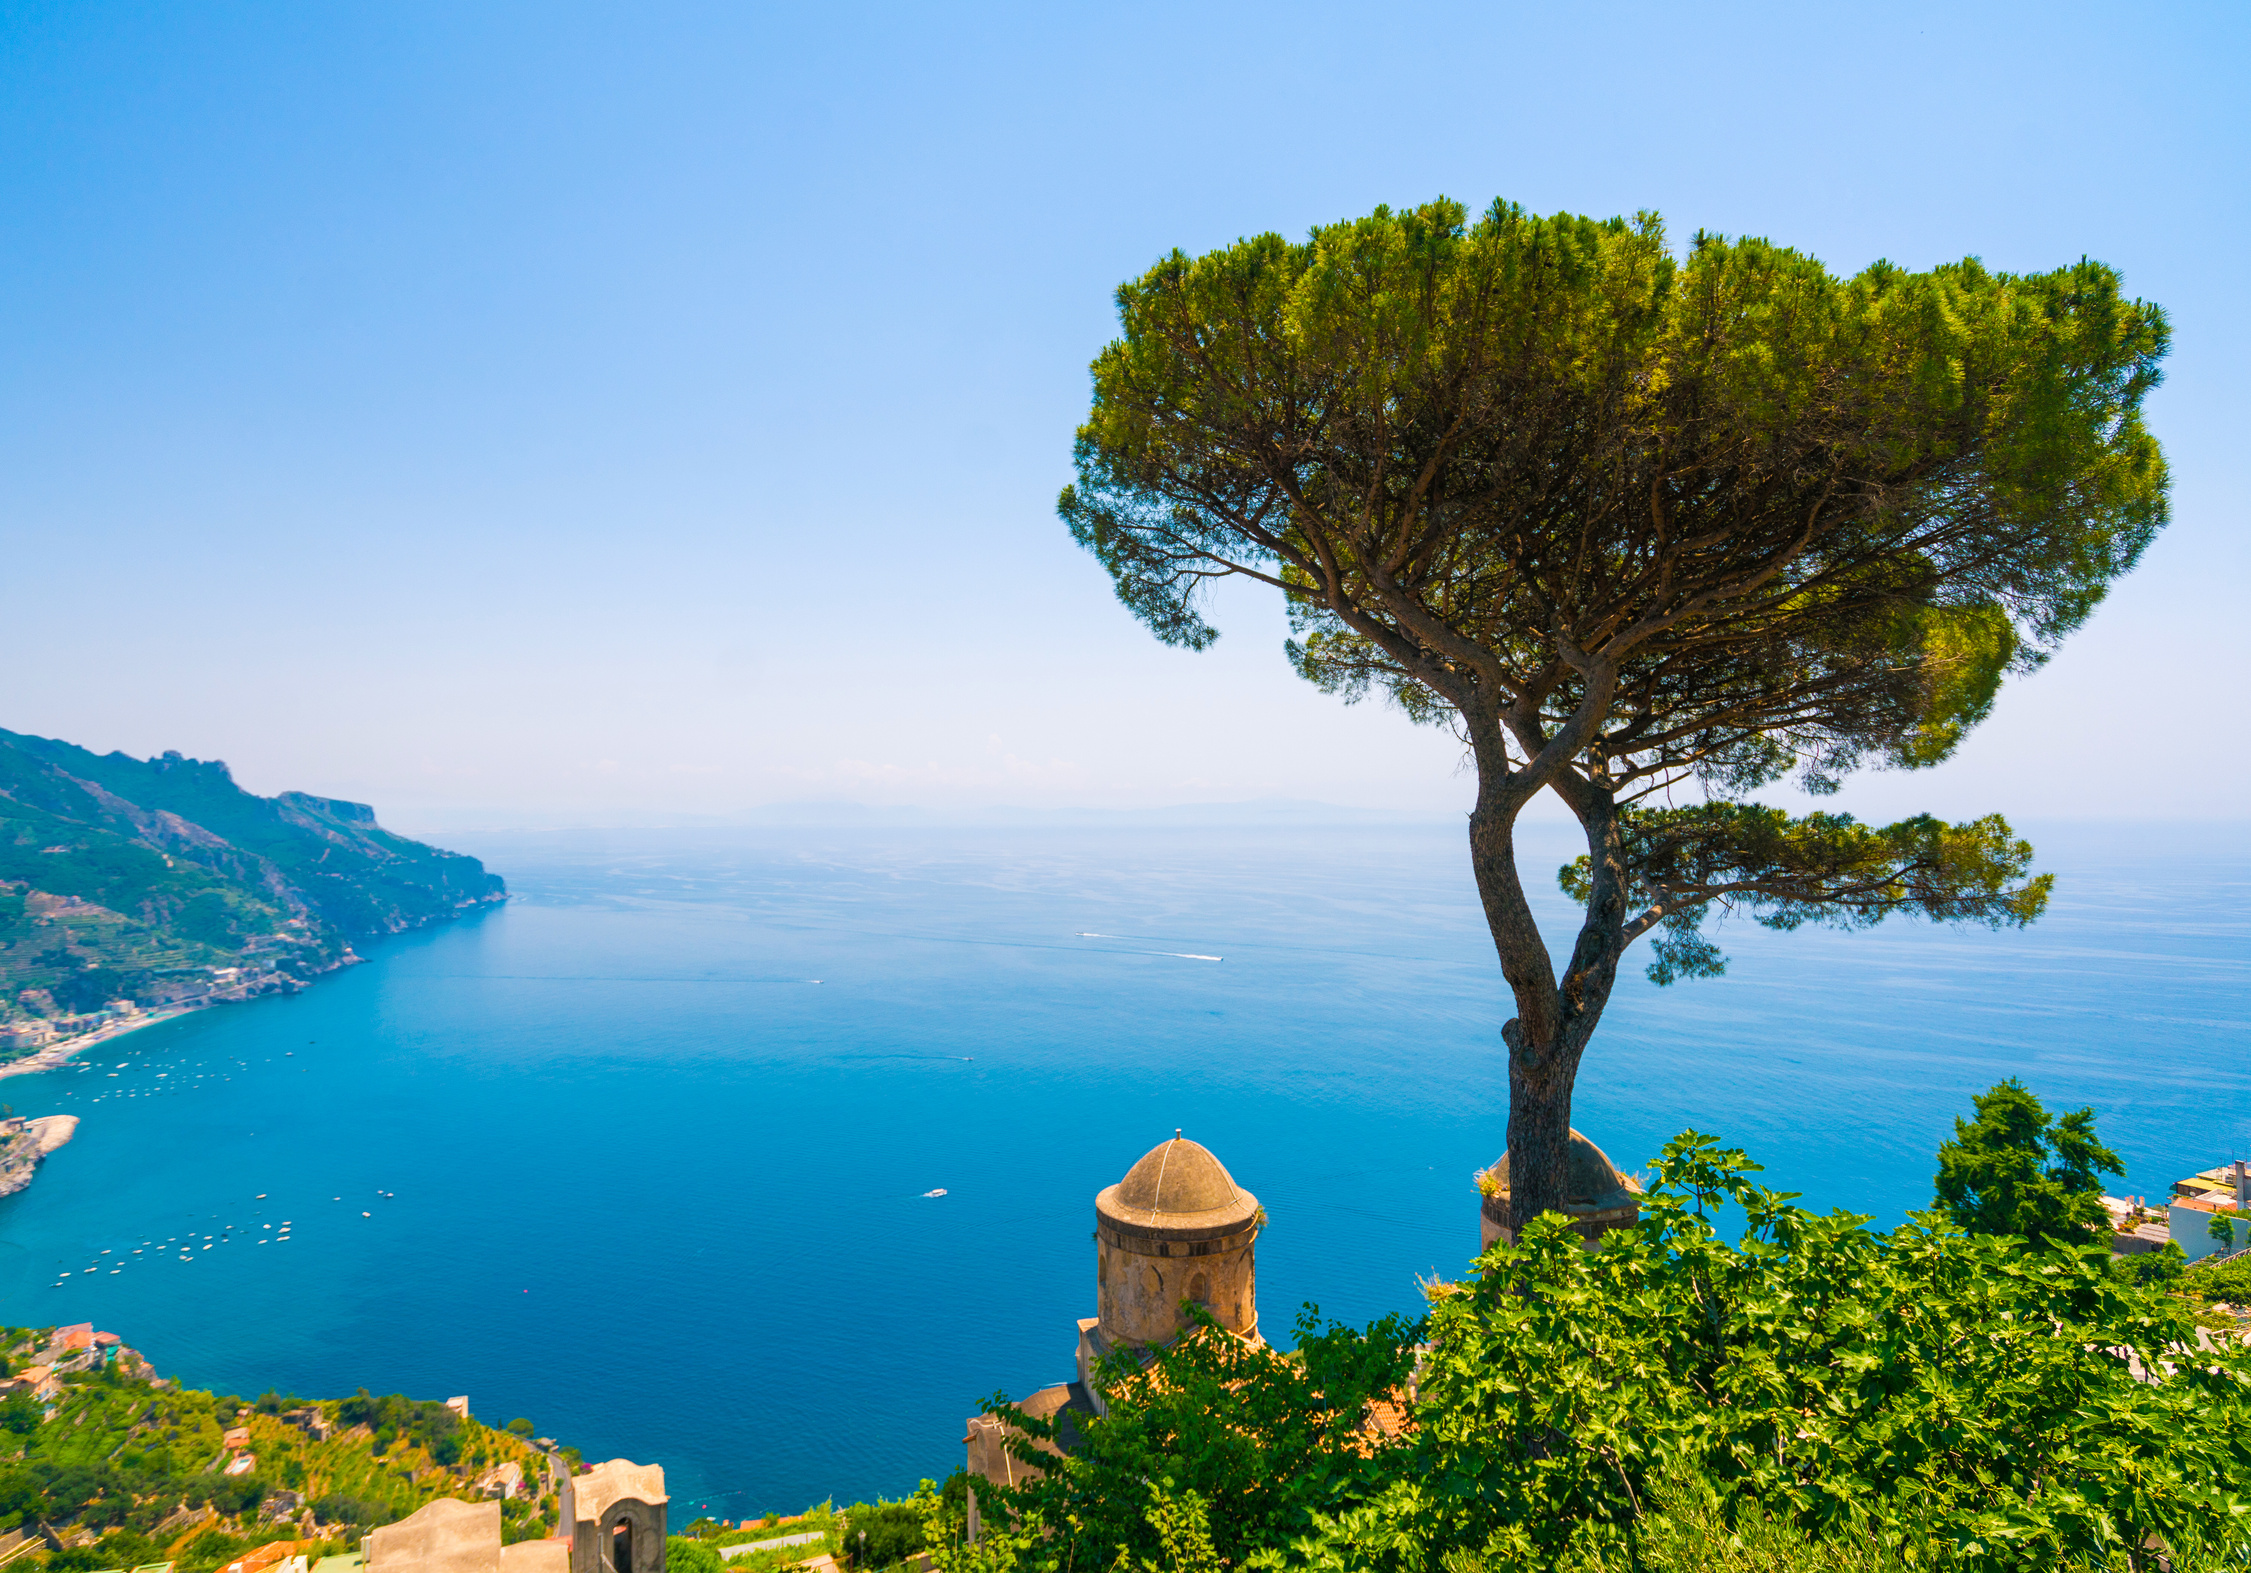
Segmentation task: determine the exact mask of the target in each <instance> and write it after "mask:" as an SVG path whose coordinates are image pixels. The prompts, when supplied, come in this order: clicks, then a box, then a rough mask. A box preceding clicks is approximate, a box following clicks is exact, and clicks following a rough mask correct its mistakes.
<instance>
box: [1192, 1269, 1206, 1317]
mask: <svg viewBox="0 0 2251 1573" xmlns="http://www.w3.org/2000/svg"><path fill="white" fill-rule="evenodd" d="M1188 1298H1189V1299H1191V1300H1193V1301H1195V1302H1196V1303H1197V1304H1198V1305H1200V1306H1202V1307H1203V1308H1204V1309H1205V1310H1207V1311H1208V1310H1210V1309H1211V1280H1210V1279H1208V1278H1206V1277H1205V1276H1204V1275H1203V1274H1202V1273H1198V1274H1197V1275H1196V1276H1195V1277H1193V1278H1191V1279H1189V1280H1188Z"/></svg>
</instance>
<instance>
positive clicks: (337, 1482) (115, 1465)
mask: <svg viewBox="0 0 2251 1573" xmlns="http://www.w3.org/2000/svg"><path fill="white" fill-rule="evenodd" d="M5 1336H7V1337H8V1338H9V1341H10V1344H11V1346H12V1348H13V1351H14V1355H15V1363H17V1364H21V1362H22V1359H23V1358H24V1357H25V1356H26V1355H28V1354H29V1353H30V1352H31V1351H32V1350H33V1349H35V1348H36V1347H38V1346H39V1345H40V1344H42V1343H44V1342H45V1338H44V1336H43V1335H32V1334H27V1333H26V1331H25V1330H23V1329H13V1330H10V1331H9V1332H8V1333H7V1334H6V1335H5ZM49 1409H51V1412H48V1410H49ZM440 1417H442V1418H440ZM236 1427H240V1428H242V1429H244V1430H246V1431H247V1432H248V1439H247V1441H244V1442H242V1443H240V1445H237V1446H234V1447H230V1446H229V1445H228V1444H227V1433H228V1431H229V1430H230V1429H233V1428H236ZM321 1429H326V1430H328V1431H329V1432H330V1435H329V1436H328V1438H327V1439H326V1440H321V1439H320V1438H319V1437H318V1436H317V1435H316V1434H315V1432H316V1431H318V1430H321ZM245 1457H247V1458H249V1459H251V1460H252V1461H253V1463H252V1466H251V1467H250V1468H248V1469H247V1470H245V1471H244V1472H242V1473H236V1474H230V1473H228V1472H227V1471H228V1468H229V1466H230V1464H233V1463H234V1462H235V1461H236V1460H238V1459H241V1458H245ZM507 1463H514V1464H516V1465H518V1466H519V1467H520V1468H521V1469H522V1470H523V1472H524V1479H525V1481H526V1483H527V1486H528V1487H529V1488H530V1489H532V1490H533V1491H535V1492H539V1493H540V1494H538V1495H536V1496H530V1497H524V1498H520V1499H517V1500H513V1501H509V1502H506V1503H504V1504H503V1506H502V1522H503V1531H504V1534H505V1535H506V1538H508V1539H509V1540H512V1541H513V1540H521V1539H527V1538H533V1537H536V1536H538V1535H543V1534H548V1533H551V1532H552V1530H553V1527H554V1522H555V1511H556V1504H555V1498H554V1495H553V1493H552V1492H551V1491H546V1490H545V1486H546V1483H547V1475H546V1462H545V1459H544V1458H543V1457H542V1455H541V1454H540V1453H539V1451H538V1450H537V1449H536V1448H534V1447H532V1446H531V1444H530V1443H528V1442H526V1441H524V1440H523V1439H522V1438H520V1437H517V1436H513V1435H511V1434H510V1433H508V1432H506V1431H503V1430H496V1429H493V1428H490V1427H487V1426H484V1425H481V1424H479V1423H478V1422H476V1421H475V1420H462V1419H461V1418H460V1417H458V1416H456V1415H454V1414H453V1413H452V1412H451V1411H450V1410H448V1409H446V1407H445V1406H444V1405H443V1404H440V1403H431V1402H415V1401H413V1400H409V1399H406V1398H402V1397H397V1396H392V1397H387V1398H374V1397H370V1396H369V1395H368V1394H367V1393H366V1392H364V1391H363V1392H361V1393H360V1394H359V1395H357V1396H356V1397H353V1398H347V1399H342V1400H329V1401H323V1402H309V1401H300V1400H296V1399H286V1398H282V1397H280V1396H278V1395H275V1394H268V1395H266V1396H265V1397H264V1398H261V1399H259V1400H258V1401H257V1402H256V1403H254V1404H246V1403H244V1402H243V1401H242V1400H241V1399H238V1398H231V1397H222V1396H218V1395H215V1394H211V1393H204V1392H193V1391H183V1390H180V1389H177V1388H172V1387H169V1386H158V1385H156V1384H154V1383H152V1382H150V1381H148V1380H145V1379H139V1378H135V1377H132V1376H129V1375H127V1374H125V1372H124V1370H123V1368H122V1363H121V1362H113V1363H111V1364H110V1365H108V1366H107V1367H106V1368H103V1369H100V1370H97V1371H86V1372H72V1373H70V1374H68V1375H66V1376H64V1377H63V1378H62V1387H61V1391H60V1393H59V1395H58V1396H57V1397H56V1398H55V1399H54V1400H53V1402H52V1404H51V1406H43V1405H41V1404H39V1403H38V1402H36V1401H35V1400H34V1399H33V1398H32V1397H31V1396H30V1395H29V1394H27V1393H18V1394H14V1395H11V1396H10V1397H9V1398H7V1399H6V1400H4V1401H0V1531H6V1530H10V1529H19V1528H20V1529H23V1530H25V1531H27V1532H30V1533H41V1532H51V1533H52V1534H53V1535H54V1537H55V1539H56V1540H57V1541H59V1542H60V1543H61V1544H62V1547H63V1549H61V1550H59V1551H55V1550H49V1551H47V1552H44V1553H33V1556H34V1557H35V1558H37V1559H38V1560H40V1561H44V1562H45V1563H46V1565H47V1566H48V1567H49V1568H50V1569H52V1570H54V1573H65V1570H70V1569H93V1568H119V1567H133V1566H136V1565H139V1564H142V1563H148V1562H157V1561H164V1560H171V1559H176V1560H178V1561H179V1562H180V1563H181V1569H182V1573H202V1570H206V1569H211V1568H216V1567H220V1566H223V1565H224V1564H225V1563H227V1562H229V1561H232V1560H233V1559H235V1558H236V1557H239V1556H241V1555H242V1554H243V1552H244V1551H246V1550H248V1549H250V1548H251V1547H254V1546H259V1545H264V1544H266V1543H268V1542H271V1541H276V1540H292V1541H308V1542H315V1543H321V1544H327V1545H329V1546H330V1548H331V1549H339V1548H342V1547H346V1546H348V1545H349V1544H350V1543H352V1542H353V1541H355V1540H356V1539H357V1538H358V1536H359V1535H360V1534H362V1533H363V1532H364V1531H365V1530H366V1529H368V1528H370V1527H372V1526H374V1525H377V1524H385V1523H390V1522H392V1521H393V1520H396V1519H399V1518H403V1517H405V1516H406V1515H407V1514H408V1513H411V1512H413V1511H414V1510H415V1509H416V1508H418V1507H420V1506H422V1505H423V1504H424V1503H426V1502H431V1501H435V1500H436V1499H438V1498H439V1497H446V1496H454V1497H463V1498H467V1499H470V1500H477V1499H479V1498H480V1496H481V1493H480V1491H479V1490H478V1488H477V1481H478V1480H479V1478H480V1477H481V1476H483V1475H485V1474H486V1472H487V1471H489V1470H492V1469H495V1468H497V1467H498V1466H500V1465H503V1464H507Z"/></svg>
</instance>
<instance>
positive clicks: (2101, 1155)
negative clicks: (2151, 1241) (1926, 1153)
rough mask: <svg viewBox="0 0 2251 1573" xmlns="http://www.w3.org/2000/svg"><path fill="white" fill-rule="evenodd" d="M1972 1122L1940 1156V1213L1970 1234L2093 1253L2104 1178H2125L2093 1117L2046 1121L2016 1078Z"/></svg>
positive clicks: (1992, 1094) (1998, 1088)
mask: <svg viewBox="0 0 2251 1573" xmlns="http://www.w3.org/2000/svg"><path fill="white" fill-rule="evenodd" d="M1974 1101H1975V1103H1976V1105H1977V1118H1976V1119H1975V1120H1962V1119H1957V1120H1956V1121H1955V1122H1954V1139H1953V1140H1952V1141H1948V1142H1942V1143H1940V1145H1939V1149H1938V1205H1939V1207H1940V1209H1941V1210H1943V1211H1944V1212H1945V1213H1946V1214H1947V1215H1948V1216H1949V1217H1951V1218H1952V1219H1953V1220H1954V1221H1955V1222H1956V1223H1958V1224H1960V1225H1961V1226H1962V1227H1963V1228H1964V1229H1967V1230H1969V1231H1970V1232H1971V1233H1973V1234H2013V1235H2017V1236H2020V1237H2021V1238H2023V1239H2024V1240H2026V1241H2027V1242H2029V1243H2030V1244H2032V1245H2035V1246H2040V1247H2047V1246H2052V1245H2090V1244H2093V1243H2095V1242H2096V1240H2097V1237H2098V1234H2099V1231H2100V1229H2101V1227H2102V1224H2103V1221H2104V1219H2105V1217H2106V1216H2107V1215H2106V1214H2105V1213H2104V1211H2103V1205H2102V1180H2101V1178H2100V1176H2102V1175H2105V1174H2124V1173H2125V1172H2126V1170H2125V1166H2124V1165H2122V1164H2121V1163H2119V1161H2118V1154H2116V1153H2114V1152H2112V1151H2111V1150H2110V1149H2109V1148H2108V1147H2105V1146H2104V1145H2103V1144H2102V1143H2101V1142H2100V1141H2098V1140H2096V1138H2095V1111H2094V1110H2093V1109H2074V1110H2073V1111H2072V1112H2071V1113H2069V1114H2066V1115H2062V1116H2060V1117H2058V1116H2054V1115H2051V1114H2049V1113H2048V1111H2047V1110H2046V1109H2044V1108H2042V1107H2041V1106H2040V1100H2039V1099H2038V1098H2035V1097H2034V1096H2033V1095H2032V1094H2031V1092H2030V1091H2029V1090H2028V1089H2027V1088H2026V1087H2025V1085H2024V1083H2022V1082H2020V1081H2018V1080H2017V1079H2016V1078H2015V1077H2014V1076H2012V1077H2010V1078H2009V1079H2008V1080H2007V1081H2004V1082H2000V1083H1998V1084H1997V1085H1995V1086H1993V1087H1991V1088H1989V1089H1988V1090H1986V1091H1984V1092H1981V1093H1979V1094H1978V1095H1977V1097H1976V1099H1975V1100H1974Z"/></svg>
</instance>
